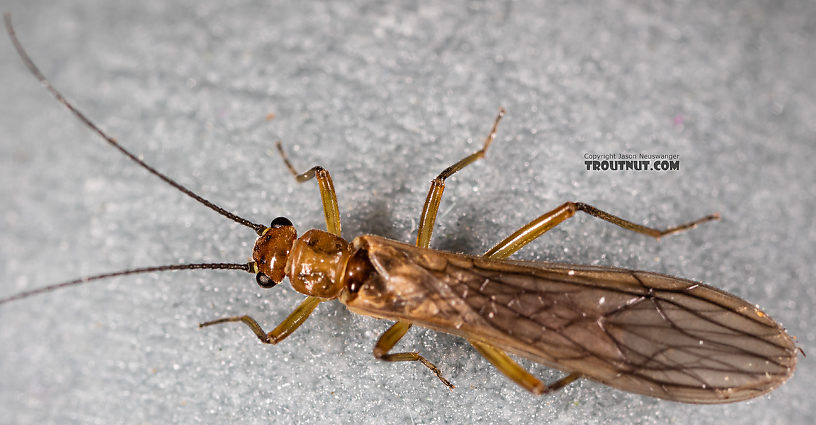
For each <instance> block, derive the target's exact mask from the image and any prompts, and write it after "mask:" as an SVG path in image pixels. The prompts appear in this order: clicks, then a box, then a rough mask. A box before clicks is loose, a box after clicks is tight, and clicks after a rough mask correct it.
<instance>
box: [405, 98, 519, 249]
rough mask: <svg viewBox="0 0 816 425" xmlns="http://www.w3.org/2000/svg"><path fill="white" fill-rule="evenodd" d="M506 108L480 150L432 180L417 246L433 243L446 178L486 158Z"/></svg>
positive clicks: (420, 221)
mask: <svg viewBox="0 0 816 425" xmlns="http://www.w3.org/2000/svg"><path fill="white" fill-rule="evenodd" d="M504 112H505V111H504V108H501V109H499V115H498V116H497V117H496V121H495V122H494V123H493V128H492V129H491V130H490V134H488V135H487V139H485V142H484V145H483V146H482V148H481V149H479V150H478V151H476V152H474V153H472V154H470V155H468V156H466V157H464V158H462V159H461V160H459V162H457V163H456V164H453V165H451V166H450V167H448V168H446V169H445V170H444V171H442V172H441V173H440V174H439V175H438V176H437V177H436V178H435V179H433V180H431V189H430V190H429V191H428V197H427V198H425V205H423V206H422V215H421V216H420V218H419V230H417V241H416V246H418V247H421V248H427V247H428V246H430V244H431V233H432V232H433V227H434V222H435V221H436V213H437V211H439V202H440V201H441V200H442V192H443V191H444V190H445V179H446V178H448V177H450V176H452V175H453V174H454V173H456V172H457V171H459V170H461V169H462V168H465V167H467V166H468V165H470V164H471V163H472V162H474V161H476V160H477V159H479V158H484V156H485V152H487V148H488V147H490V144H491V143H492V142H493V139H495V138H496V128H498V126H499V121H501V118H502V116H504Z"/></svg>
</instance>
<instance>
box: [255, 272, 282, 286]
mask: <svg viewBox="0 0 816 425" xmlns="http://www.w3.org/2000/svg"><path fill="white" fill-rule="evenodd" d="M255 282H258V286H260V287H261V288H266V289H269V288H273V287H275V285H277V283H276V282H275V281H274V280H272V278H270V277H269V276H267V275H265V274H263V273H258V274H256V275H255Z"/></svg>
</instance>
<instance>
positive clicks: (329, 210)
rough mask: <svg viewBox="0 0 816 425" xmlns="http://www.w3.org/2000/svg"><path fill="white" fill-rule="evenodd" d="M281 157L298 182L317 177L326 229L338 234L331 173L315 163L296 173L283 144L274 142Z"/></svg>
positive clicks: (335, 197)
mask: <svg viewBox="0 0 816 425" xmlns="http://www.w3.org/2000/svg"><path fill="white" fill-rule="evenodd" d="M275 145H276V146H277V147H278V152H280V155H281V158H283V162H284V164H286V168H288V169H289V172H290V173H292V175H293V176H295V179H296V180H297V181H298V183H303V182H305V181H309V180H311V179H313V178H316V179H317V186H318V187H319V188H320V200H321V202H322V203H323V214H324V215H325V216H326V230H327V231H328V232H329V233H331V234H334V235H336V236H340V211H339V208H338V207H337V194H336V193H335V191H334V183H332V179H331V175H329V171H328V170H326V169H325V168H323V167H321V166H319V165H317V166H314V167H312V168H310V169H309V170H308V171H306V172H304V173H298V172H297V171H296V170H295V167H293V166H292V163H291V162H289V158H287V157H286V153H284V152H283V145H282V144H281V142H276V143H275Z"/></svg>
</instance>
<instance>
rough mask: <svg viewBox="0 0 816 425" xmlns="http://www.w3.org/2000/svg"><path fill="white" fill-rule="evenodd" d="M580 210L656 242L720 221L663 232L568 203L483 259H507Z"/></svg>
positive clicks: (500, 245)
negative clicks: (646, 236)
mask: <svg viewBox="0 0 816 425" xmlns="http://www.w3.org/2000/svg"><path fill="white" fill-rule="evenodd" d="M578 211H582V212H585V213H587V214H589V215H591V216H593V217H597V218H600V219H601V220H605V221H608V222H610V223H612V224H614V225H617V226H620V227H623V228H624V229H627V230H631V231H633V232H638V233H643V234H644V235H648V236H651V237H653V238H655V239H657V238H660V237H661V236H665V235H668V234H671V233H676V232H680V231H683V230H688V229H691V228H693V227H696V226H697V225H698V224H700V223H703V222H706V221H710V220H717V219H719V218H720V215H719V214H716V213H715V214H711V215H707V216H705V217H703V218H700V219H697V220H694V221H692V222H689V223H685V224H681V225H679V226H674V227H669V228H668V229H663V230H661V229H656V228H653V227H646V226H642V225H640V224H636V223H633V222H631V221H628V220H624V219H622V218H620V217H617V216H614V215H612V214H609V213H608V212H605V211H601V210H599V209H597V208H595V207H593V206H592V205H588V204H585V203H583V202H566V203H564V204H563V205H561V206H559V207H558V208H556V209H554V210H552V211H550V212H548V213H546V214H544V215H542V216H541V217H538V218H537V219H535V220H533V221H531V222H529V223H528V224H526V225H524V226H523V227H522V228H520V229H518V230H516V232H515V233H513V234H512V235H510V236H508V237H507V238H505V239H504V240H503V241H501V242H499V243H498V244H496V246H494V247H493V248H490V250H488V251H487V252H486V253H485V254H484V256H485V257H488V258H496V259H502V258H507V257H509V256H510V255H512V254H513V253H514V252H516V251H518V250H519V249H521V247H523V246H524V245H527V244H528V243H530V242H532V241H533V240H534V239H536V238H537V237H539V236H541V235H543V234H544V233H545V232H547V231H548V230H550V229H552V228H553V227H555V226H557V225H559V224H560V223H561V222H563V221H564V220H566V219H568V218H570V217H572V216H573V215H575V213H576V212H578Z"/></svg>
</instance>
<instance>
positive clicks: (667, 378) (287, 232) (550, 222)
mask: <svg viewBox="0 0 816 425" xmlns="http://www.w3.org/2000/svg"><path fill="white" fill-rule="evenodd" d="M5 23H6V27H7V30H8V33H9V36H10V38H11V40H12V43H13V44H14V46H15V48H16V50H17V52H18V53H19V55H20V57H21V58H22V59H23V62H24V64H25V65H26V66H27V67H28V68H29V70H30V71H31V72H32V74H34V76H35V77H36V78H37V79H38V80H39V81H40V82H41V83H42V84H43V85H44V87H45V88H46V90H48V91H49V92H50V93H51V94H52V95H53V96H54V97H56V98H57V100H58V101H59V102H61V103H62V104H63V105H65V106H66V107H67V108H68V109H69V110H70V111H71V112H72V113H73V114H74V115H75V116H76V117H77V118H78V119H79V120H80V121H82V122H83V123H84V124H85V125H87V126H88V127H89V128H90V129H92V130H93V131H95V132H96V133H97V134H99V135H100V136H101V137H102V138H103V139H104V140H105V141H106V142H107V143H108V144H110V145H111V146H113V147H114V148H116V149H117V150H119V151H120V152H121V153H122V154H124V155H125V156H127V157H128V158H130V159H131V160H133V161H134V162H135V163H137V164H138V165H139V166H141V167H142V168H144V169H145V170H147V171H148V172H150V173H151V174H153V175H155V176H156V177H158V178H159V179H161V180H162V181H164V182H165V183H167V184H168V185H170V186H172V187H174V188H176V189H177V190H179V191H180V192H182V193H184V194H185V195H187V196H189V197H191V198H193V199H194V200H196V201H197V202H198V203H199V204H202V205H204V206H206V207H208V208H210V209H212V210H213V211H215V212H217V213H218V214H220V215H222V216H224V217H225V218H227V219H230V220H232V221H235V222H237V223H239V224H241V225H243V226H246V227H248V228H251V229H252V230H254V231H255V233H256V234H258V236H259V237H258V239H257V240H256V243H255V247H254V249H253V254H252V257H253V260H252V261H251V262H249V263H194V264H173V265H165V266H153V267H144V268H139V269H130V270H122V271H118V272H113V273H105V274H99V275H95V276H90V277H85V278H80V279H75V280H71V281H68V282H63V283H59V284H54V285H49V286H45V287H40V288H35V289H32V290H28V291H24V292H21V293H18V294H15V295H12V296H9V297H6V298H2V299H0V304H4V303H9V302H13V301H18V300H21V299H24V298H28V297H31V296H34V295H37V294H42V293H48V292H51V291H55V290H57V289H61V288H65V287H69V286H75V285H82V284H85V283H88V282H90V281H96V280H101V279H107V278H110V277H115V276H125V275H131V274H137V273H149V272H158V271H169V270H193V269H217V270H227V269H229V270H241V271H246V272H251V273H254V274H255V277H256V281H257V283H258V284H259V285H260V286H261V287H264V288H271V287H273V286H275V285H276V284H277V283H280V282H281V281H283V280H284V278H286V277H288V278H289V281H290V283H291V284H292V287H293V288H294V289H295V290H296V291H298V292H301V293H303V294H306V295H307V297H306V299H305V300H303V302H301V304H300V305H299V306H298V307H296V308H295V309H294V310H293V311H292V312H291V313H290V314H289V316H287V317H286V318H285V319H284V320H283V321H281V322H280V323H279V324H278V326H277V327H275V328H274V329H273V330H272V331H270V332H266V331H264V330H263V329H262V327H261V325H260V324H259V323H258V322H257V321H256V320H255V319H253V318H252V317H249V316H246V315H243V316H232V317H224V318H220V319H216V320H212V321H208V322H204V323H201V324H200V325H199V326H200V327H206V326H212V325H217V324H223V323H231V322H242V323H244V324H245V325H246V326H248V327H249V328H250V330H251V331H252V332H253V333H254V334H255V336H256V337H257V338H258V339H259V340H260V341H261V342H263V343H267V344H277V343H279V342H281V341H283V340H284V339H285V338H287V337H288V336H289V335H291V334H292V333H293V332H294V331H295V330H297V329H298V327H299V326H301V325H302V324H303V323H304V322H305V321H306V319H307V318H308V317H309V315H310V314H311V313H312V312H313V311H314V310H315V308H316V307H317V306H318V305H319V304H320V303H321V302H323V301H326V300H331V299H339V300H340V301H341V302H342V303H344V304H345V305H346V306H347V307H348V308H349V310H351V311H352V312H355V313H359V314H364V315H368V316H373V317H377V318H382V319H388V320H395V321H396V323H395V324H393V325H392V326H391V327H390V328H389V329H388V330H387V331H386V332H385V333H383V334H382V336H381V337H380V339H379V340H378V341H377V343H376V345H375V347H374V350H373V352H374V356H375V357H376V358H378V359H380V360H384V361H390V362H405V361H408V362H419V363H421V364H422V365H424V366H425V367H427V368H428V369H430V370H431V371H432V372H433V373H434V374H436V376H437V377H438V378H439V379H440V381H442V382H443V383H444V384H445V385H446V386H448V387H450V388H453V385H452V384H451V383H450V382H449V381H448V380H447V379H445V378H444V377H443V376H442V373H441V371H440V370H439V368H437V367H436V366H435V365H433V363H431V362H430V361H428V360H427V359H426V358H425V357H423V356H422V355H420V354H419V353H417V352H401V353H390V351H391V350H392V349H393V348H394V346H395V345H396V344H397V342H398V341H399V340H400V339H401V338H402V337H403V336H404V335H405V333H406V332H407V331H408V330H409V329H410V327H411V326H412V324H417V325H419V326H423V327H426V328H430V329H434V330H438V331H441V332H446V333H450V334H454V335H459V336H462V337H464V338H466V339H467V340H468V342H470V344H471V345H473V347H474V348H475V349H476V350H477V351H478V352H479V353H480V354H482V355H483V356H484V357H485V358H487V359H488V360H489V361H490V363H492V364H493V365H494V366H495V367H496V368H497V369H498V370H499V371H501V372H502V373H504V374H505V375H506V376H508V377H509V378H510V379H511V380H513V381H514V382H516V383H517V384H519V385H521V386H522V387H523V388H525V389H527V390H528V391H530V392H532V393H534V394H543V393H545V392H550V391H555V390H558V389H559V388H563V387H564V386H566V385H569V384H570V383H571V382H574V381H575V380H576V379H578V378H581V377H587V378H591V379H594V380H597V381H600V382H602V383H605V384H607V385H610V386H613V387H615V388H619V389H622V390H626V391H630V392H634V393H638V394H644V395H648V396H653V397H659V398H665V399H669V400H674V401H682V402H691V403H725V402H733V401H739V400H744V399H748V398H752V397H756V396H758V395H761V394H764V393H766V392H768V391H771V390H772V389H773V388H775V387H777V386H779V385H781V384H782V383H784V382H785V381H786V380H787V379H788V378H789V377H790V376H791V375H792V373H793V369H794V367H795V365H796V360H797V358H796V354H797V347H796V346H795V344H794V342H793V340H792V339H791V338H790V337H789V336H788V335H787V333H786V332H785V330H784V329H783V328H782V327H781V326H779V325H778V324H777V323H776V322H774V321H773V320H772V319H771V318H770V317H768V316H767V315H766V314H765V313H763V312H762V311H760V310H759V309H757V308H756V307H754V306H752V305H751V304H749V303H747V302H745V301H743V300H742V299H740V298H738V297H736V296H734V295H731V294H728V293H726V292H723V291H720V290H718V289H715V288H712V287H709V286H706V285H703V284H700V283H697V282H692V281H689V280H685V279H680V278H676V277H671V276H665V275H661V274H657V273H650V272H643V271H632V270H624V269H616V268H610V267H593V266H584V265H569V264H557V263H547V262H524V261H513V260H508V259H507V258H508V257H509V256H510V255H512V254H513V253H514V252H516V251H518V250H519V249H520V248H522V247H523V246H525V245H526V244H528V243H530V242H532V241H533V240H535V239H536V238H538V237H539V236H541V235H542V234H544V233H545V232H547V231H548V230H550V229H552V228H553V227H555V226H557V225H558V224H560V223H562V222H563V221H565V220H567V219H569V218H570V217H573V216H574V215H575V213H576V212H583V213H585V214H588V215H590V216H592V217H596V218H599V219H601V220H604V221H607V222H609V223H612V224H614V225H617V226H619V227H621V228H624V229H627V230H631V231H634V232H638V233H641V234H644V235H647V236H651V237H654V238H659V237H662V236H665V235H668V234H672V233H676V232H680V231H683V230H687V229H691V228H693V227H695V226H696V225H698V224H700V223H703V222H707V221H711V220H716V219H718V218H719V215H717V214H712V215H708V216H705V217H702V218H700V219H697V220H694V221H691V222H688V223H685V224H681V225H679V226H675V227H670V228H667V229H662V230H661V229H657V228H651V227H646V226H643V225H640V224H637V223H634V222H631V221H628V220H625V219H622V218H620V217H617V216H615V215H612V214H610V213H608V212H605V211H603V210H601V209H598V208H596V207H593V206H591V205H588V204H585V203H582V202H566V203H564V204H562V205H561V206H558V207H556V208H555V209H553V210H551V211H549V212H546V213H544V214H543V215H541V216H540V217H538V218H536V219H534V220H532V221H531V222H529V223H527V224H526V225H524V226H522V227H521V228H519V229H518V230H517V231H516V232H514V233H513V234H511V235H510V236H508V237H506V238H505V239H504V240H502V241H501V242H499V243H498V244H496V245H495V246H494V247H492V248H491V249H490V250H488V251H487V252H486V253H485V254H484V255H483V256H471V255H463V254H455V253H451V252H443V251H435V250H432V249H430V248H429V246H430V241H431V234H432V231H433V227H434V222H435V219H436V215H437V212H438V210H439V205H440V202H441V199H442V194H443V191H444V188H445V179H446V178H448V177H450V176H451V175H453V174H455V173H456V172H458V171H459V170H461V169H463V168H465V167H466V166H468V165H469V164H471V163H473V162H474V161H476V160H478V159H480V158H483V157H484V155H485V152H486V151H487V149H488V147H489V146H490V144H491V143H492V141H493V139H494V138H495V135H496V129H497V126H498V124H499V121H500V120H501V118H502V116H503V114H504V109H501V110H500V111H499V114H498V116H497V117H496V120H495V122H494V124H493V127H492V130H491V132H490V134H489V135H488V137H487V139H486V140H485V142H484V145H483V146H482V148H481V149H480V150H478V151H476V152H474V153H472V154H470V155H468V156H466V157H464V158H462V159H461V160H460V161H458V162H456V163H455V164H453V165H451V166H450V167H448V168H446V169H445V170H443V171H442V172H441V173H440V174H439V175H438V176H437V177H436V178H435V179H434V180H432V182H431V186H430V190H429V192H428V196H427V198H426V201H425V204H424V206H423V210H422V214H421V217H420V220H419V228H418V229H417V240H416V246H414V245H409V244H404V243H400V242H395V241H392V240H388V239H385V238H382V237H379V236H372V235H366V236H360V237H357V238H355V239H354V240H352V242H351V243H349V242H347V241H346V240H344V239H343V238H342V237H341V236H340V235H341V231H340V214H339V208H338V205H337V198H336V193H335V190H334V185H333V183H332V179H331V176H330V175H329V172H328V171H327V170H326V169H324V168H323V167H320V166H315V167H313V168H311V169H309V170H307V171H306V172H304V173H300V174H299V173H297V171H296V170H295V168H294V167H293V166H292V165H291V163H290V162H289V160H288V159H287V158H286V156H285V154H284V152H283V148H282V147H281V145H280V143H279V144H278V149H279V151H280V153H281V156H282V157H283V160H284V163H285V165H286V166H287V168H288V169H289V171H290V172H291V173H292V174H293V176H294V177H295V179H296V180H297V181H299V182H304V181H308V180H311V179H315V180H316V181H317V183H318V187H319V189H320V195H321V203H322V205H323V211H324V215H325V219H326V229H327V230H326V231H323V230H314V229H313V230H309V231H307V232H306V233H304V234H303V235H302V236H301V237H300V238H298V237H297V232H296V231H295V228H294V226H293V225H292V223H291V221H289V220H288V219H286V218H283V217H278V218H276V219H275V220H273V221H272V223H271V224H270V226H265V225H262V224H258V223H254V222H252V221H250V220H247V219H245V218H243V217H240V216H238V215H236V214H234V213H231V212H229V211H227V210H225V209H223V208H221V207H219V206H218V205H216V204H214V203H212V202H210V201H208V200H206V199H204V198H203V197H201V196H200V195H198V194H196V193H194V192H193V191H191V190H189V189H187V188H186V187H184V186H182V185H180V184H179V183H177V182H176V181H174V180H172V179H171V178H169V177H168V176H166V175H164V174H162V173H161V172H159V171H157V170H156V169H154V168H152V167H151V166H149V165H148V164H146V163H145V162H144V161H143V160H141V159H140V158H139V157H138V156H137V155H134V154H133V153H131V152H130V151H128V150H127V149H125V148H124V147H123V146H122V145H120V144H119V143H118V142H117V141H116V140H115V139H114V138H113V137H111V136H109V135H107V134H106V133H105V132H103V131H102V130H101V129H100V128H99V127H97V126H96V125H95V124H93V122H92V121H90V119H88V118H87V117H86V116H85V115H84V114H82V113H81V112H80V111H79V110H77V109H76V108H75V107H74V106H73V105H72V104H71V103H70V102H68V101H67V100H66V99H65V97H64V96H63V95H62V94H61V93H60V92H59V91H57V89H55V88H54V87H53V85H51V83H50V82H49V81H48V80H47V79H46V78H45V76H44V75H42V73H41V72H40V71H39V69H37V67H36V65H34V63H33V61H32V60H31V59H30V58H29V57H28V55H27V54H26V52H25V50H24V49H23V47H22V45H21V44H20V42H19V40H17V37H16V35H15V33H14V29H13V27H12V25H11V17H10V16H9V15H6V16H5ZM505 351H506V352H511V353H515V354H518V355H520V356H523V357H526V358H529V359H531V360H534V361H537V362H540V363H543V364H545V365H548V366H551V367H553V368H557V369H560V370H563V371H565V372H567V373H568V375H567V376H565V377H563V378H561V379H559V380H558V381H556V382H554V383H551V384H544V383H543V382H542V381H540V380H539V379H538V378H536V377H534V376H533V375H532V374H530V373H529V372H528V371H526V370H525V369H524V368H523V367H522V366H521V365H519V364H517V363H516V362H515V361H514V360H512V358H510V357H509V356H508V355H507V354H506V353H505Z"/></svg>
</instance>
